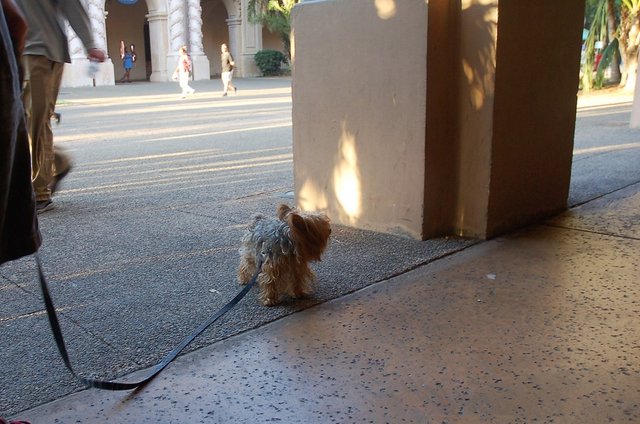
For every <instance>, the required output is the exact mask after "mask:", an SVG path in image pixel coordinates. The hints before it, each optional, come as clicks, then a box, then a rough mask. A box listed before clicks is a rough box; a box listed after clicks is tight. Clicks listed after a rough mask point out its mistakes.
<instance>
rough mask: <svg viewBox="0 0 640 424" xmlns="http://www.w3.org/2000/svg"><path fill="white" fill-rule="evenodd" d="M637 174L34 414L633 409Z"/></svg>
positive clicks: (296, 419) (404, 418) (496, 416)
mask: <svg viewBox="0 0 640 424" xmlns="http://www.w3.org/2000/svg"><path fill="white" fill-rule="evenodd" d="M639 211H640V183H638V184H635V185H634V186H632V187H629V188H628V189H625V190H623V191H620V192H618V193H616V194H613V195H610V196H605V197H603V198H601V199H600V200H598V201H596V202H593V203H590V204H588V205H584V206H581V207H578V208H576V209H574V210H572V211H571V212H568V213H566V214H564V215H562V216H560V217H558V218H557V219H554V220H551V221H549V222H547V223H546V224H544V225H540V226H535V227H532V228H529V229H527V230H524V231H522V232H519V233H516V234H513V235H511V236H508V237H503V238H499V239H496V240H493V241H490V242H486V243H482V244H479V245H476V246H473V247H470V248H468V249H466V250H465V251H463V252H460V253H458V254H455V255H452V256H449V257H447V258H444V259H441V260H439V261H436V262H433V263H431V264H429V265H426V266H423V267H419V268H417V269H415V270H413V271H410V272H408V273H406V274H403V275H401V276H398V277H395V278H392V279H389V280H388V281H384V282H381V283H378V284H375V285H372V286H370V287H367V288H365V289H362V290H360V291H358V292H356V293H353V294H350V295H347V296H343V297H341V298H339V299H337V300H334V301H330V302H327V303H324V304H322V305H319V306H316V307H313V308H311V309H308V310H306V311H303V312H299V313H297V314H294V315H291V316H289V317H286V318H283V319H281V320H279V321H276V322H274V323H271V324H268V325H265V326H263V327H261V328H258V329H256V330H252V331H249V332H246V333H244V334H241V335H238V336H234V337H231V338H230V339H227V340H225V341H222V342H218V343H215V344H213V345H211V346H207V347H205V348H202V349H200V350H198V351H196V352H193V353H191V354H188V355H185V356H183V357H181V358H179V359H178V360H177V361H176V362H175V363H174V364H173V365H172V366H171V367H170V368H169V369H168V370H166V371H165V372H164V373H163V374H161V375H160V376H159V377H158V378H156V379H155V380H154V381H152V382H151V383H150V384H149V385H148V386H147V387H144V388H143V389H141V390H140V391H138V392H137V393H131V394H126V393H112V392H111V393H110V392H104V391H99V390H87V391H83V392H80V393H77V394H74V395H71V396H69V397H67V398H64V399H61V400H59V401H56V402H53V403H51V404H47V405H44V406H42V407H39V408H36V409H33V410H30V411H25V412H24V413H23V414H22V416H23V417H25V418H26V419H30V420H31V421H32V422H33V423H52V422H55V423H76V422H82V423H89V422H91V423H98V422H114V423H130V422H135V423H184V422H188V423H197V422H199V423H206V422H211V423H264V422H284V423H355V422H370V423H400V422H412V423H443V422H446V423H457V422H465V423H466V422H478V423H480V422H483V423H508V422H511V423H515V422H523V423H524V422H545V423H549V422H559V423H604V422H616V423H621V422H638V421H639V420H640V389H639V388H640V367H639V364H640V349H639V346H640V310H639V309H638V299H640V286H638V281H640V255H639V254H638V252H640V225H638V222H639V218H640V215H639Z"/></svg>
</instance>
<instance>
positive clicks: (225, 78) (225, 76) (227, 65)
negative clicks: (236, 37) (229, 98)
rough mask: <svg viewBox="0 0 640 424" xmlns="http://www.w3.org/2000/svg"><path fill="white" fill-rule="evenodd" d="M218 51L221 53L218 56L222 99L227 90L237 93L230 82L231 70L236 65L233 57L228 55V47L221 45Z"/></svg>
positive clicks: (231, 77) (231, 78)
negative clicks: (220, 66)
mask: <svg viewBox="0 0 640 424" xmlns="http://www.w3.org/2000/svg"><path fill="white" fill-rule="evenodd" d="M220 51H221V52H222V54H221V55H220V63H221V64H222V72H221V77H222V97H224V96H226V95H227V92H228V91H229V89H232V90H233V92H234V93H237V91H238V90H237V89H236V87H235V86H234V85H233V82H232V80H233V70H234V68H235V66H236V63H235V62H234V61H233V56H231V53H229V47H227V45H226V44H224V43H222V45H221V46H220Z"/></svg>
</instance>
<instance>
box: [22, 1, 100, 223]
mask: <svg viewBox="0 0 640 424" xmlns="http://www.w3.org/2000/svg"><path fill="white" fill-rule="evenodd" d="M16 3H17V5H18V7H19V8H20V10H21V11H22V14H23V15H24V17H25V19H26V21H27V25H28V27H29V29H28V32H27V39H26V43H25V47H24V51H23V56H22V62H23V65H24V71H25V76H24V93H23V101H24V107H25V111H26V115H27V128H28V132H29V142H30V143H31V168H32V170H31V172H32V175H31V178H32V180H33V188H34V190H35V195H36V209H37V211H38V213H41V212H45V211H48V210H50V209H52V208H53V202H52V200H51V197H52V195H53V193H54V192H55V191H56V188H57V186H58V183H59V182H60V180H61V179H62V178H64V177H65V176H66V175H67V173H68V172H69V170H70V169H71V161H70V159H69V158H68V157H67V156H66V155H65V154H63V153H62V152H60V151H59V150H55V149H54V145H53V132H52V130H51V116H52V115H53V113H54V108H55V105H56V101H57V99H58V91H59V89H60V82H61V80H62V70H63V67H64V64H65V63H71V57H70V55H69V45H68V40H67V35H66V28H65V25H64V21H67V22H68V23H69V24H70V25H71V28H73V30H74V31H75V33H76V34H77V35H78V37H79V38H80V40H81V41H82V43H83V44H84V47H85V49H86V50H87V55H88V57H89V59H90V60H92V61H95V62H104V60H105V57H106V54H105V52H104V51H103V50H101V49H99V48H98V46H97V44H96V42H95V40H94V38H93V32H92V29H91V24H90V21H89V17H88V16H87V12H86V11H85V10H84V7H83V6H82V3H81V2H80V0H39V1H33V0H16Z"/></svg>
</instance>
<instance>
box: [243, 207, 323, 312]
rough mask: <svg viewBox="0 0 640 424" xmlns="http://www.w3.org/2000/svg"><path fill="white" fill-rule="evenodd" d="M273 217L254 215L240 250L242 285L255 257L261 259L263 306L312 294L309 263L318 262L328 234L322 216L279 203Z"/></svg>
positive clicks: (311, 273) (249, 272)
mask: <svg viewBox="0 0 640 424" xmlns="http://www.w3.org/2000/svg"><path fill="white" fill-rule="evenodd" d="M277 215H278V219H273V218H265V217H264V216H262V215H257V216H255V217H254V220H253V222H252V223H251V224H250V225H249V227H248V228H247V231H246V233H245V235H244V237H243V238H242V247H241V248H240V268H239V270H238V279H239V281H240V284H242V285H244V284H247V283H248V282H249V280H251V278H252V277H253V275H254V273H255V272H256V265H257V264H258V263H259V257H260V256H262V257H263V258H264V259H263V260H264V263H263V265H262V271H261V272H260V274H259V275H258V281H257V283H258V286H259V287H260V300H261V301H262V303H263V304H264V305H266V306H272V305H276V304H278V303H279V302H280V301H281V300H282V297H283V295H285V294H286V295H289V296H291V297H293V298H298V297H303V296H308V295H310V294H311V293H313V286H314V283H315V273H314V272H313V270H311V268H309V262H312V261H319V260H320V256H321V255H322V253H323V252H324V250H325V249H326V247H327V243H328V242H329V236H330V234H331V224H330V220H329V218H328V217H327V216H326V215H325V214H323V213H312V212H300V211H298V210H297V209H293V208H291V207H289V206H287V205H284V204H283V205H280V206H279V207H278V212H277Z"/></svg>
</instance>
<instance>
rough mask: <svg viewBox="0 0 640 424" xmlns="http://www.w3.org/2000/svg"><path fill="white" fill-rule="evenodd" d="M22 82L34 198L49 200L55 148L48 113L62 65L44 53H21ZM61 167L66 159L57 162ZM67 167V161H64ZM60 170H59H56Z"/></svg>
mask: <svg viewBox="0 0 640 424" xmlns="http://www.w3.org/2000/svg"><path fill="white" fill-rule="evenodd" d="M24 65H25V84H24V104H25V110H26V112H27V126H28V129H29V141H30V145H31V172H32V173H31V178H32V180H33V188H34V190H35V193H36V201H38V202H43V201H48V200H50V199H51V188H50V186H51V184H52V182H53V180H54V175H55V172H56V171H55V170H54V157H55V153H54V147H53V131H52V130H51V116H52V115H53V112H54V109H55V104H56V100H57V98H58V89H59V88H60V82H61V79H62V70H63V64H62V63H57V62H52V61H50V60H49V59H47V58H46V57H44V56H31V55H27V56H24ZM59 163H60V164H61V166H64V163H65V159H61V160H60V161H59ZM66 163H67V166H68V160H67V161H66ZM61 172H63V170H59V171H58V173H61Z"/></svg>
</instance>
